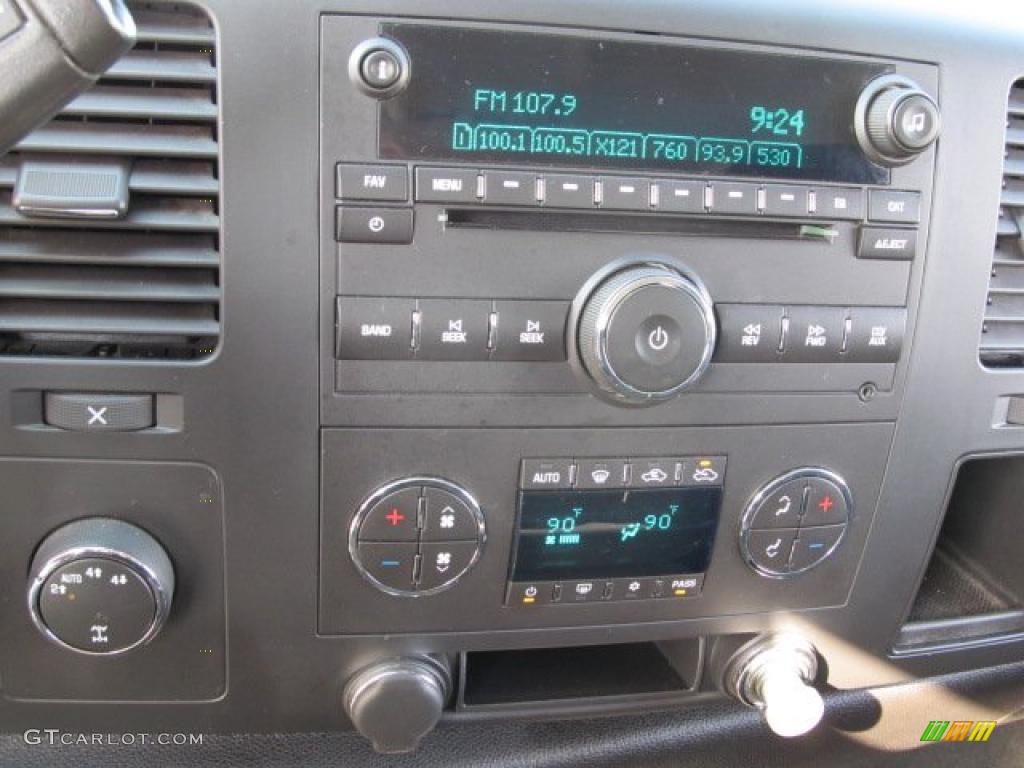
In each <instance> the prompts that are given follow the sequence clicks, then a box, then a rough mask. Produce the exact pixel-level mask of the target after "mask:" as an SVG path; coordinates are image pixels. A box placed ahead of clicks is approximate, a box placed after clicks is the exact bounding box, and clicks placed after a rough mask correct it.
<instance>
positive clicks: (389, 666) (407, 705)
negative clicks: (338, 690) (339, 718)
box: [343, 656, 452, 754]
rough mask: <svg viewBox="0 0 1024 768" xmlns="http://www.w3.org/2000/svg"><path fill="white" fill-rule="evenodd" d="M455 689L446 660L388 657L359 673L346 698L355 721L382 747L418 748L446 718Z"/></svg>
mask: <svg viewBox="0 0 1024 768" xmlns="http://www.w3.org/2000/svg"><path fill="white" fill-rule="evenodd" d="M451 689H452V680H451V670H450V669H449V667H448V665H447V663H446V662H444V661H443V660H440V659H435V658H434V657H432V656H417V657H409V658H397V659H388V660H387V661H381V662H378V663H376V664H372V665H370V666H369V667H367V668H366V669H364V670H362V671H361V672H359V673H357V674H356V675H354V676H353V677H352V679H351V680H349V681H348V683H347V684H346V685H345V691H344V693H343V703H344V706H345V713H346V714H347V715H348V717H349V719H350V720H351V721H352V725H354V726H355V728H356V730H357V731H359V733H361V734H362V735H363V736H365V737H366V738H367V739H369V740H370V743H371V744H372V745H373V748H374V749H375V750H376V751H377V752H381V753H383V754H396V753H402V752H412V751H413V750H414V749H416V747H417V746H418V745H419V743H420V739H422V738H423V737H424V736H426V735H427V734H428V733H430V732H431V731H432V730H434V726H436V725H437V723H438V721H439V720H440V719H441V715H442V713H443V712H444V705H445V703H446V702H447V701H448V697H449V696H450V695H451Z"/></svg>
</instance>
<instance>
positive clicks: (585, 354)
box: [577, 263, 717, 405]
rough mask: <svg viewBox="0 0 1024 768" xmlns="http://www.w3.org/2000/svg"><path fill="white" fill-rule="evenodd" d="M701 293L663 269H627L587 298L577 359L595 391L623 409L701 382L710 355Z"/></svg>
mask: <svg viewBox="0 0 1024 768" xmlns="http://www.w3.org/2000/svg"><path fill="white" fill-rule="evenodd" d="M716 334H717V328H716V325H715V315H714V309H713V306H712V303H711V297H710V296H709V295H708V292H707V290H705V288H704V287H703V286H702V285H701V284H700V283H699V282H698V281H697V280H696V279H695V278H692V277H690V276H688V275H685V274H683V273H682V272H681V271H679V270H677V269H675V268H674V267H670V266H668V265H666V264H659V263H644V264H638V265H634V266H629V267H626V268H624V269H621V270H620V271H618V272H614V273H612V274H611V275H609V276H607V277H605V278H604V279H603V280H602V281H601V282H600V283H599V284H598V285H597V286H596V287H595V288H594V289H593V291H592V292H591V293H590V295H589V296H588V297H587V298H586V299H585V302H584V305H583V309H582V312H581V313H580V320H579V330H578V333H577V340H578V344H579V354H580V360H581V362H582V364H583V367H584V368H585V369H586V371H587V373H588V374H589V375H590V377H591V378H592V379H593V381H594V382H595V383H596V384H597V386H598V387H599V388H600V390H601V392H602V393H603V394H605V395H606V396H608V397H609V398H610V399H612V400H614V401H615V402H618V403H622V404H634V405H647V404H653V403H656V402H660V401H662V400H666V399H668V398H670V397H673V396H674V395H676V394H678V393H679V392H681V391H682V390H684V389H686V388H687V387H689V386H690V385H691V384H693V383H694V382H696V381H697V379H699V378H700V376H701V374H703V373H704V371H705V370H707V367H708V365H709V364H710V362H711V355H712V353H713V352H714V349H715V337H716Z"/></svg>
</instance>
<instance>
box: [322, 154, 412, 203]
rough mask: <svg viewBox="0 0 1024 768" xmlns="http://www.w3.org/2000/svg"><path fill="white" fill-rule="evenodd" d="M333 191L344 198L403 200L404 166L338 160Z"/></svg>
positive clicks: (406, 177)
mask: <svg viewBox="0 0 1024 768" xmlns="http://www.w3.org/2000/svg"><path fill="white" fill-rule="evenodd" d="M337 193H338V197H340V198H343V199H345V200H391V201H404V200H406V199H407V198H408V196H409V169H408V168H406V167H405V166H404V165H363V164H360V163H338V166H337Z"/></svg>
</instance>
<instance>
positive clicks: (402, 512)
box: [358, 488, 420, 541]
mask: <svg viewBox="0 0 1024 768" xmlns="http://www.w3.org/2000/svg"><path fill="white" fill-rule="evenodd" d="M419 501H420V489H419V488H405V489H403V490H401V491H395V492H394V493H389V494H388V495H387V496H385V497H384V498H383V499H381V500H380V501H378V502H377V503H376V504H374V505H373V506H372V507H370V509H369V511H368V512H367V513H366V516H365V517H364V518H363V522H362V524H361V525H360V526H359V533H358V538H359V540H360V541H416V538H417V536H418V534H419V530H418V527H417V526H418V516H419Z"/></svg>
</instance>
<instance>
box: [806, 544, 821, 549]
mask: <svg viewBox="0 0 1024 768" xmlns="http://www.w3.org/2000/svg"><path fill="white" fill-rule="evenodd" d="M824 546H825V545H824V544H808V545H807V548H808V549H821V548H822V547H824Z"/></svg>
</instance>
